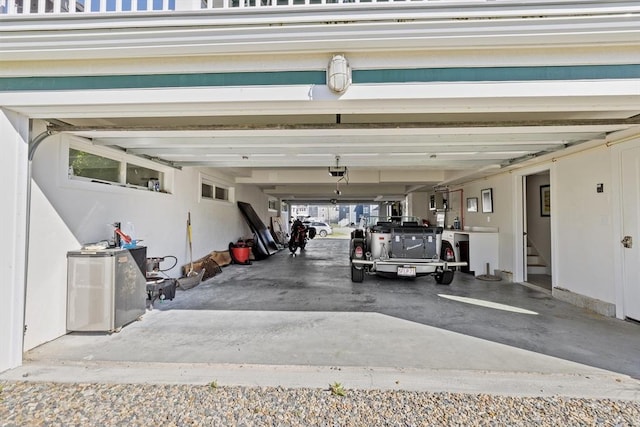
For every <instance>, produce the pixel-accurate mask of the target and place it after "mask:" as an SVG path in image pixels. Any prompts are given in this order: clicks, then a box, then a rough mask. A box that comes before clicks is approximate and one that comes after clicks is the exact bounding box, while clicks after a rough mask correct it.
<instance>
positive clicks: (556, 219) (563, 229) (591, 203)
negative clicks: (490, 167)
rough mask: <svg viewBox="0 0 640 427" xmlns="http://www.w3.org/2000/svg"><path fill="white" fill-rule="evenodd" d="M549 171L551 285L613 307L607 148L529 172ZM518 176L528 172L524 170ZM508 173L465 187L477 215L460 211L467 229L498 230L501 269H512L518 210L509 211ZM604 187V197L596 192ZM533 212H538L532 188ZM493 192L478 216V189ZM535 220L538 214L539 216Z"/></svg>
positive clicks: (513, 194) (611, 211)
mask: <svg viewBox="0 0 640 427" xmlns="http://www.w3.org/2000/svg"><path fill="white" fill-rule="evenodd" d="M545 167H548V168H550V169H551V170H552V174H551V180H550V184H551V186H552V189H553V190H552V206H553V213H552V215H551V217H550V218H549V220H550V224H549V225H550V227H551V229H552V230H554V234H553V235H552V236H551V238H552V242H551V243H550V245H551V249H550V251H552V252H553V256H551V255H548V256H549V257H551V258H552V259H551V260H550V262H551V266H552V267H553V274H554V284H555V285H554V286H556V287H558V288H562V289H566V290H568V291H570V292H572V293H576V294H579V295H583V296H585V297H589V298H593V299H596V300H600V301H604V302H607V303H615V289H616V287H615V283H614V281H613V277H614V276H615V274H614V273H615V270H614V269H615V261H614V258H613V256H612V254H611V251H610V248H611V247H612V238H613V237H612V236H613V226H612V218H613V215H616V213H615V212H614V207H613V206H612V202H611V193H612V191H614V189H613V188H612V186H611V176H612V170H611V161H610V153H609V149H608V148H606V146H601V147H599V148H593V149H590V150H586V151H583V152H580V153H575V154H571V155H568V156H566V157H560V158H558V159H556V161H554V162H551V161H549V162H547V163H543V164H539V165H537V166H536V167H535V168H534V169H535V170H540V169H541V168H545ZM519 173H523V174H525V175H526V174H527V172H526V169H524V168H523V170H522V171H521V172H519ZM515 182H517V180H514V179H513V175H512V174H511V173H503V174H500V175H496V176H493V177H490V178H488V179H482V180H478V181H474V182H471V183H469V184H466V185H465V186H464V187H463V188H464V197H465V199H466V198H467V197H478V200H479V206H478V212H477V213H469V212H465V225H466V226H482V227H486V226H491V227H497V228H498V229H499V232H500V266H499V268H500V269H501V270H503V271H507V272H514V271H515V270H516V267H517V266H516V265H515V262H516V259H515V234H514V233H515V226H516V221H517V219H518V216H519V215H520V212H516V211H515V210H514V203H513V201H514V198H515V197H517V193H516V188H515V186H514V185H515V184H514V183H515ZM598 183H603V184H604V188H605V191H604V193H597V192H596V184H598ZM538 184H539V183H537V184H536V187H535V188H536V190H532V191H534V192H535V193H536V194H535V195H534V196H535V197H534V198H535V202H534V203H533V204H534V206H533V207H530V209H531V210H532V211H531V212H533V214H534V215H535V214H537V213H538V205H537V203H538V202H537V201H538V199H537V188H538ZM484 188H492V189H493V206H494V212H493V213H491V214H488V213H482V203H481V196H480V191H481V190H482V189H484ZM538 216H539V214H538Z"/></svg>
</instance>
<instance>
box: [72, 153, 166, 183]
mask: <svg viewBox="0 0 640 427" xmlns="http://www.w3.org/2000/svg"><path fill="white" fill-rule="evenodd" d="M109 153H110V152H109V151H108V150H105V149H101V150H96V149H95V148H94V147H87V148H86V149H84V148H83V147H82V144H79V143H73V144H70V146H69V150H68V163H67V168H68V177H69V179H74V180H80V181H89V182H96V183H100V184H114V185H119V186H123V187H131V188H138V189H146V190H151V191H163V192H166V190H165V173H164V172H162V171H161V170H160V168H158V169H154V168H153V167H152V165H148V166H142V165H140V164H137V163H133V162H128V159H127V158H126V157H127V156H122V155H119V153H115V152H114V153H113V156H111V155H110V154H109Z"/></svg>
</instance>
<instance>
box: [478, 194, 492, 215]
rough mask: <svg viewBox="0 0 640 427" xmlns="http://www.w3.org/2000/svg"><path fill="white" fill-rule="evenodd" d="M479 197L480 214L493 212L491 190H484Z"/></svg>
mask: <svg viewBox="0 0 640 427" xmlns="http://www.w3.org/2000/svg"><path fill="white" fill-rule="evenodd" d="M480 195H481V197H482V212H483V213H490V212H493V189H491V188H485V189H484V190H482V191H481V192H480Z"/></svg>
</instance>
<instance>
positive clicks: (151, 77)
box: [0, 71, 326, 91]
mask: <svg viewBox="0 0 640 427" xmlns="http://www.w3.org/2000/svg"><path fill="white" fill-rule="evenodd" d="M325 76H326V72H325V71H278V72H248V73H199V74H146V75H117V76H60V77H9V78H0V91H26V90H37V91H42V90H88V89H89V90H90V89H134V88H136V89H146V88H166V87H203V86H205V87H206V86H274V85H308V84H325V83H326V77H325Z"/></svg>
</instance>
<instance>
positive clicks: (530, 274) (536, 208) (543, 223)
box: [523, 170, 553, 291]
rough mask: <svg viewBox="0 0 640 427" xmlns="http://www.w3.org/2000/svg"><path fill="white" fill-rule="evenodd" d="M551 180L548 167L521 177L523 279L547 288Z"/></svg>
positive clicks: (549, 261)
mask: <svg viewBox="0 0 640 427" xmlns="http://www.w3.org/2000/svg"><path fill="white" fill-rule="evenodd" d="M551 191H552V188H551V180H550V174H549V170H544V171H540V172H537V173H535V174H531V175H525V176H523V217H524V218H523V226H524V233H523V236H524V241H523V248H524V252H525V253H524V257H523V260H524V266H523V273H524V281H525V282H526V283H528V284H530V285H533V286H536V287H540V288H543V289H545V290H548V291H551V288H552V275H553V271H552V268H551V260H552V254H551V248H552V245H551Z"/></svg>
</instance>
